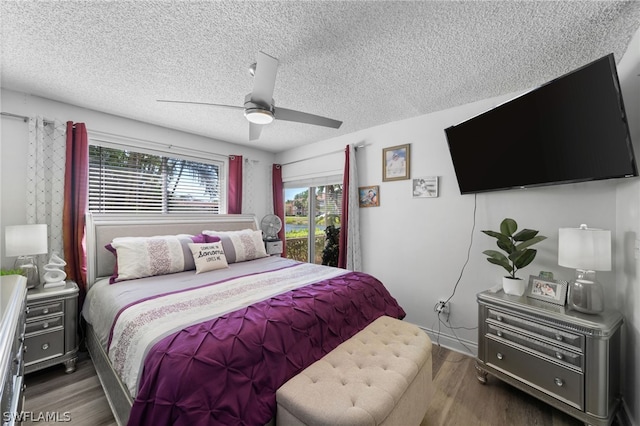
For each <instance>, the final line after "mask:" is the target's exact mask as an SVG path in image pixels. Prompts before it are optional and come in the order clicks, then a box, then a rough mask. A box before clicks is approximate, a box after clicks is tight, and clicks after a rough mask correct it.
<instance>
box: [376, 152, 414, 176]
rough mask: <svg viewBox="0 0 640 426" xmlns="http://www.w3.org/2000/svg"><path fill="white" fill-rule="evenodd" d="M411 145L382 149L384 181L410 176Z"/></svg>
mask: <svg viewBox="0 0 640 426" xmlns="http://www.w3.org/2000/svg"><path fill="white" fill-rule="evenodd" d="M410 164H411V152H410V145H409V144H406V145H398V146H392V147H389V148H383V150H382V181H383V182H388V181H392V180H404V179H409V177H410V168H409V165H410Z"/></svg>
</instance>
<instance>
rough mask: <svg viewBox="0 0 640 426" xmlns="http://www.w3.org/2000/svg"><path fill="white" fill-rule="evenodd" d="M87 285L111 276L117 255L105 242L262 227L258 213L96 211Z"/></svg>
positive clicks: (90, 218) (91, 224)
mask: <svg viewBox="0 0 640 426" xmlns="http://www.w3.org/2000/svg"><path fill="white" fill-rule="evenodd" d="M86 219H87V221H86V227H87V231H86V233H87V234H86V235H87V236H86V245H87V285H88V286H91V285H92V284H93V283H94V282H95V280H96V278H98V277H106V276H110V275H111V274H112V273H113V268H114V266H115V256H114V255H113V254H111V253H110V252H109V251H108V250H107V249H105V248H104V246H105V245H107V244H109V243H110V242H111V240H113V239H114V238H116V237H152V236H155V235H176V234H193V235H196V234H200V233H201V232H202V231H203V230H205V229H207V230H216V231H237V230H241V229H254V230H257V229H259V228H258V221H257V219H256V217H255V216H254V215H239V214H218V215H213V214H210V215H139V214H138V215H125V214H93V213H88V214H87V217H86Z"/></svg>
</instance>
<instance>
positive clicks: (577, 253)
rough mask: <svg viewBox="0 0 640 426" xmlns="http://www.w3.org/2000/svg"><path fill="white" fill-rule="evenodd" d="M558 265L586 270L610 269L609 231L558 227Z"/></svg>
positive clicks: (584, 226)
mask: <svg viewBox="0 0 640 426" xmlns="http://www.w3.org/2000/svg"><path fill="white" fill-rule="evenodd" d="M558 265H560V266H566V267H568V268H575V269H583V270H588V271H610V270H611V231H608V230H603V229H593V228H587V226H586V225H581V226H580V228H560V233H559V236H558Z"/></svg>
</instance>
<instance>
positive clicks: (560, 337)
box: [556, 334, 562, 342]
mask: <svg viewBox="0 0 640 426" xmlns="http://www.w3.org/2000/svg"><path fill="white" fill-rule="evenodd" d="M556 340H557V341H558V342H562V334H556Z"/></svg>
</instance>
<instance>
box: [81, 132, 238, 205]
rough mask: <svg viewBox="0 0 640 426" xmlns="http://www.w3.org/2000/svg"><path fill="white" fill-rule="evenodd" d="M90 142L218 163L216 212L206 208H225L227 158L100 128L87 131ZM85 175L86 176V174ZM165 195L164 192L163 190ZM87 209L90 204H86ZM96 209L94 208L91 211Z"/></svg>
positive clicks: (212, 163)
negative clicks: (126, 135)
mask: <svg viewBox="0 0 640 426" xmlns="http://www.w3.org/2000/svg"><path fill="white" fill-rule="evenodd" d="M88 139H89V146H99V147H103V148H110V149H116V150H126V151H132V152H136V153H141V154H148V155H156V156H160V157H165V158H170V159H180V160H187V161H193V162H198V163H202V164H211V165H215V166H217V167H218V181H219V193H220V202H219V203H220V204H219V207H218V212H217V213H215V212H209V211H207V213H210V214H227V212H228V190H229V188H228V185H227V182H228V178H229V177H228V174H229V158H228V157H226V156H223V155H219V154H214V153H211V152H206V151H201V150H197V149H189V148H182V147H177V146H175V145H167V144H162V143H159V142H153V141H147V140H142V139H137V138H129V137H125V136H117V135H111V134H107V133H102V132H91V133H90V134H89V135H88ZM194 153H198V154H199V156H194V155H193V154H194ZM87 178H88V177H87ZM165 195H166V193H165ZM87 210H88V211H91V210H89V207H88V206H87ZM93 212H94V213H98V212H97V211H93ZM105 213H107V212H105ZM202 213H203V211H180V210H178V211H162V212H148V211H146V212H144V211H141V212H135V211H131V212H126V213H124V214H131V215H138V214H151V215H179V214H185V215H189V214H202Z"/></svg>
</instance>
